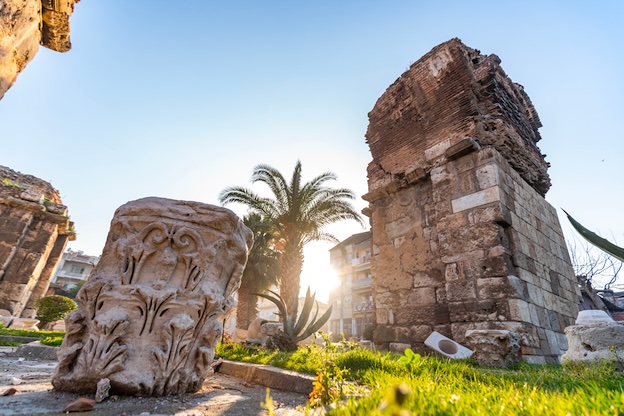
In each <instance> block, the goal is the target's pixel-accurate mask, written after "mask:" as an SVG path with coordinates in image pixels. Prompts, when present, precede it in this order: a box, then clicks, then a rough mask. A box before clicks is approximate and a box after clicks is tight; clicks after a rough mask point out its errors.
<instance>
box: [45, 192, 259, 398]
mask: <svg viewBox="0 0 624 416" xmlns="http://www.w3.org/2000/svg"><path fill="white" fill-rule="evenodd" d="M252 240H253V235H252V233H251V231H250V230H249V229H248V228H247V227H245V226H244V225H243V223H242V222H241V221H240V220H239V219H238V217H237V216H236V215H235V214H234V213H232V212H231V211H230V210H227V209H225V208H220V207H215V206H212V205H206V204H201V203H198V202H186V201H173V200H168V199H163V198H144V199H140V200H137V201H132V202H128V203H127V204H125V205H123V206H121V207H120V208H119V209H118V210H117V212H115V216H114V218H113V220H112V223H111V229H110V232H109V234H108V239H107V241H106V246H105V247H104V252H103V254H102V258H101V260H100V262H99V263H98V264H97V266H96V268H95V269H94V270H93V272H92V273H91V275H90V277H89V279H88V281H87V282H86V283H85V285H84V286H83V288H82V289H81V290H80V292H79V293H78V297H77V298H78V299H77V300H78V306H79V307H78V309H76V310H75V311H73V312H71V313H70V314H69V315H68V316H67V317H66V318H65V324H66V327H67V335H66V337H65V339H64V341H63V345H62V346H61V348H60V350H59V352H58V356H59V365H58V367H57V369H56V372H55V373H54V375H53V378H52V384H53V385H54V387H55V388H56V389H59V390H66V391H74V392H95V391H96V388H97V383H98V382H99V381H100V380H102V379H109V380H110V386H111V392H112V393H113V394H124V395H138V396H145V395H152V396H161V395H170V394H179V393H186V392H195V391H197V390H198V389H199V388H200V387H201V385H202V383H203V381H204V378H205V377H206V376H207V375H208V373H209V370H210V364H211V362H212V360H213V357H214V349H215V347H216V345H217V342H218V341H219V340H220V338H221V334H222V331H223V325H222V319H223V315H224V314H225V313H227V312H228V311H229V310H230V309H231V307H232V306H233V305H232V304H233V302H234V298H233V294H234V292H235V291H236V290H237V289H238V287H239V286H240V279H241V275H242V272H243V268H244V267H245V263H246V261H247V253H248V250H249V248H250V247H251V244H252Z"/></svg>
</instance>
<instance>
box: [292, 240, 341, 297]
mask: <svg viewBox="0 0 624 416" xmlns="http://www.w3.org/2000/svg"><path fill="white" fill-rule="evenodd" d="M304 254H305V260H304V263H303V271H302V272H301V289H300V291H299V296H305V293H306V290H307V289H308V286H309V287H310V290H311V291H312V292H313V293H314V292H316V299H317V300H318V301H320V302H324V303H327V301H328V300H329V292H330V291H331V290H332V289H333V288H334V287H336V286H337V285H338V276H337V275H336V272H335V271H334V269H333V268H332V267H331V265H330V264H329V252H328V251H327V250H319V249H318V248H317V247H314V248H313V249H310V250H307V247H306V250H305V253H304Z"/></svg>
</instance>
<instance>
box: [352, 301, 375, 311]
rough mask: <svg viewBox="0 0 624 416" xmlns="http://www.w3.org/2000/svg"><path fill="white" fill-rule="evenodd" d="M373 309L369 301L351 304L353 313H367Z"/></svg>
mask: <svg viewBox="0 0 624 416" xmlns="http://www.w3.org/2000/svg"><path fill="white" fill-rule="evenodd" d="M372 311H373V303H372V302H370V301H366V302H358V303H354V304H353V312H355V313H369V312H372Z"/></svg>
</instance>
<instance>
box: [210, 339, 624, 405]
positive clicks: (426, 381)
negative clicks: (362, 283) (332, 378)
mask: <svg viewBox="0 0 624 416" xmlns="http://www.w3.org/2000/svg"><path fill="white" fill-rule="evenodd" d="M217 355H218V356H220V357H223V358H227V359H231V360H237V361H245V362H253V363H261V364H271V365H274V366H277V367H281V368H286V369H290V370H295V371H301V372H305V373H309V374H315V373H316V372H317V369H321V372H322V371H325V370H323V369H324V368H326V367H327V365H326V364H327V363H328V362H331V363H332V364H336V365H337V366H338V367H340V368H341V369H345V370H347V372H346V373H345V374H346V375H345V379H346V380H350V381H354V382H356V383H358V384H361V385H365V386H367V387H368V388H369V389H370V394H369V395H367V396H366V397H358V398H357V399H349V400H347V401H346V402H344V403H341V404H340V405H338V406H335V408H332V409H329V410H328V414H329V415H399V414H400V415H409V414H411V415H619V414H624V393H623V391H624V376H623V375H622V374H621V373H617V372H616V371H615V369H614V366H613V365H611V364H609V363H606V362H602V363H597V364H594V365H574V364H571V365H567V366H566V367H562V366H559V365H530V364H525V363H523V364H520V365H518V366H517V367H516V368H514V369H512V370H494V369H487V368H480V367H478V366H476V365H475V364H474V363H473V362H471V361H466V360H463V361H453V360H447V359H439V358H435V357H417V358H416V359H413V360H412V361H410V362H409V364H406V363H405V360H403V363H401V362H400V361H399V359H400V357H401V356H400V355H398V354H392V353H380V352H374V351H368V350H362V349H358V348H356V349H350V350H347V351H342V352H339V351H336V350H329V351H328V350H324V349H323V348H320V347H316V346H313V347H304V348H300V349H299V350H297V351H296V352H294V353H292V354H287V353H281V352H274V351H270V350H264V349H260V348H249V347H244V346H241V345H238V344H226V345H222V346H219V347H218V349H217ZM401 412H402V413H401Z"/></svg>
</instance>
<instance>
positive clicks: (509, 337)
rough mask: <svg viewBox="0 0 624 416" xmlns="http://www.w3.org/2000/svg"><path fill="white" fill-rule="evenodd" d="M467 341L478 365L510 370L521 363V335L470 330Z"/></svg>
mask: <svg viewBox="0 0 624 416" xmlns="http://www.w3.org/2000/svg"><path fill="white" fill-rule="evenodd" d="M466 339H467V340H468V342H469V343H470V346H471V347H472V349H473V350H474V358H475V360H476V361H477V364H479V365H481V366H485V367H500V368H510V367H513V366H514V365H516V364H518V362H520V354H519V352H520V335H519V334H517V333H515V332H511V331H507V330H494V329H484V330H470V331H466Z"/></svg>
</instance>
